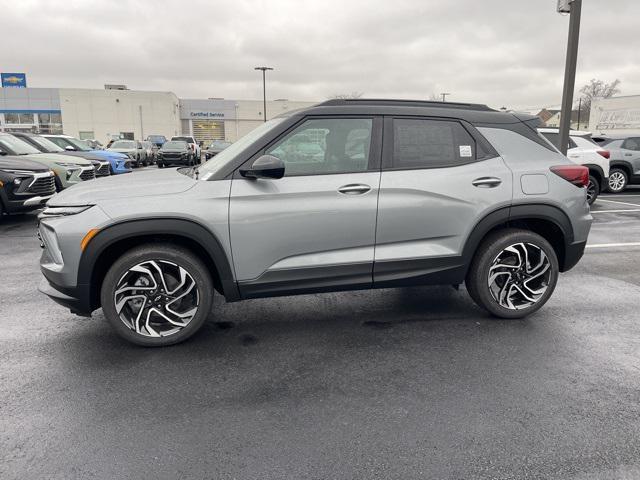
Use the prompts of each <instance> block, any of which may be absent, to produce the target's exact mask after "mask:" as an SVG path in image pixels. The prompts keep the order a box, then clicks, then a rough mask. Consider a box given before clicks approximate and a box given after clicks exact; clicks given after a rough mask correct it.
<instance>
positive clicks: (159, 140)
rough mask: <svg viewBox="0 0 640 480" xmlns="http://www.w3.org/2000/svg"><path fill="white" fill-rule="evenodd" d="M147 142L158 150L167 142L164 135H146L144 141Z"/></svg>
mask: <svg viewBox="0 0 640 480" xmlns="http://www.w3.org/2000/svg"><path fill="white" fill-rule="evenodd" d="M145 140H146V141H148V142H151V143H153V144H154V145H155V146H156V147H158V148H160V147H162V145H164V142H166V141H167V137H165V136H164V135H148V136H147V138H146V139H145Z"/></svg>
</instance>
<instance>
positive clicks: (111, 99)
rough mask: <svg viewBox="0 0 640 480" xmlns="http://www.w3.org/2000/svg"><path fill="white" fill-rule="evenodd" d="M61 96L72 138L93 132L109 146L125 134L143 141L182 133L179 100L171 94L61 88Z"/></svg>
mask: <svg viewBox="0 0 640 480" xmlns="http://www.w3.org/2000/svg"><path fill="white" fill-rule="evenodd" d="M59 95H60V110H61V111H62V124H63V126H64V133H66V134H68V135H73V136H76V137H78V136H80V132H88V131H92V132H93V133H94V138H95V139H97V140H99V141H101V142H103V143H105V142H106V141H107V140H109V139H110V138H111V136H112V135H118V134H120V133H121V132H133V134H134V137H135V138H136V139H143V138H145V137H146V136H147V135H151V134H156V135H165V136H166V137H171V136H173V135H177V134H178V133H179V131H180V114H179V102H178V97H176V95H175V94H173V93H171V92H141V91H135V90H91V89H71V88H61V89H60V90H59Z"/></svg>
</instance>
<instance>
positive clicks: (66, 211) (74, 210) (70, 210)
mask: <svg viewBox="0 0 640 480" xmlns="http://www.w3.org/2000/svg"><path fill="white" fill-rule="evenodd" d="M91 207H93V205H79V206H72V207H47V208H45V209H44V210H43V211H42V214H41V215H43V216H47V217H66V216H69V215H77V214H78V213H81V212H84V211H85V210H88V209H89V208H91Z"/></svg>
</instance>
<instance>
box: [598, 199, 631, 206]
mask: <svg viewBox="0 0 640 480" xmlns="http://www.w3.org/2000/svg"><path fill="white" fill-rule="evenodd" d="M600 201H601V202H609V203H617V204H619V205H631V206H632V207H640V205H638V204H637V203H629V202H618V201H617V200H605V199H604V198H601V199H600Z"/></svg>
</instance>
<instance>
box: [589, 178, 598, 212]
mask: <svg viewBox="0 0 640 480" xmlns="http://www.w3.org/2000/svg"><path fill="white" fill-rule="evenodd" d="M599 193H600V182H599V181H598V179H597V178H596V177H594V176H593V175H589V185H587V202H588V203H589V205H592V204H593V202H595V201H596V198H598V194H599Z"/></svg>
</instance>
